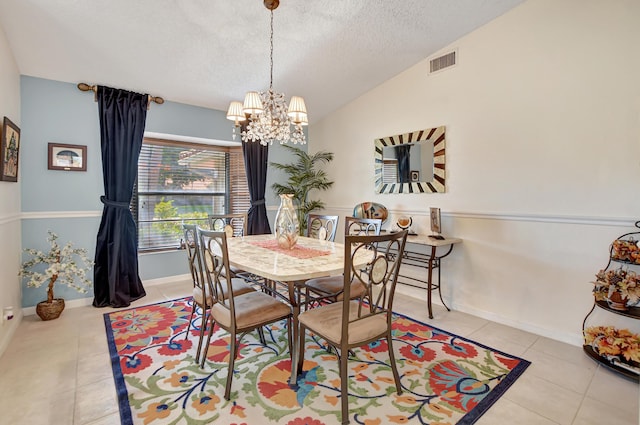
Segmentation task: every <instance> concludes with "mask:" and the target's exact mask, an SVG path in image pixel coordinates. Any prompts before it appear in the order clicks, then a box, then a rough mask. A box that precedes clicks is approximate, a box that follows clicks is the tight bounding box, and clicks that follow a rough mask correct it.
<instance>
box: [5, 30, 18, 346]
mask: <svg viewBox="0 0 640 425" xmlns="http://www.w3.org/2000/svg"><path fill="white" fill-rule="evenodd" d="M5 116H6V117H8V118H9V119H10V120H11V121H12V122H13V123H14V124H16V125H17V126H18V127H20V74H19V72H18V67H17V66H16V62H15V60H14V58H13V54H12V53H11V50H10V49H9V44H8V42H7V39H6V36H5V34H4V30H3V29H2V28H1V27H0V119H3V117H5ZM19 160H20V163H21V162H22V159H21V158H20V159H19ZM18 173H19V174H18V182H17V183H10V182H0V241H2V243H0V315H1V313H2V311H3V309H4V308H5V307H7V306H13V307H14V314H15V315H16V316H20V314H21V313H20V311H21V310H20V308H19V307H20V297H21V291H20V282H19V280H18V269H19V265H20V249H21V246H20V239H21V237H20V232H21V231H20V179H21V175H22V170H21V168H20V166H18ZM19 320H20V317H16V318H14V319H13V320H11V321H8V322H5V321H4V318H1V319H0V323H1V324H0V355H2V352H3V351H4V349H5V348H6V346H7V344H8V343H9V340H10V338H11V335H13V332H14V331H15V329H16V328H17V325H18V321H19Z"/></svg>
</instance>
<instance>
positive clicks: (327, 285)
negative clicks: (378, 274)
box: [305, 217, 382, 302]
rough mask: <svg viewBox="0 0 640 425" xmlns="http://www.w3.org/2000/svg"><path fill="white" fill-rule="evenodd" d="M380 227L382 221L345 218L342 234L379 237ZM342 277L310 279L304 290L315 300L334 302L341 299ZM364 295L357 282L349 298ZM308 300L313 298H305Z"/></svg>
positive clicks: (362, 288)
mask: <svg viewBox="0 0 640 425" xmlns="http://www.w3.org/2000/svg"><path fill="white" fill-rule="evenodd" d="M381 227H382V220H381V219H379V218H358V217H345V221H344V234H345V237H346V236H348V235H359V236H370V235H379V234H380V229H381ZM342 280H343V279H342V276H329V277H319V278H316V279H310V280H308V281H306V282H305V288H306V289H308V291H309V292H312V293H313V295H314V296H315V297H316V298H318V297H319V298H321V299H322V300H323V301H325V302H335V301H340V300H341V299H342V293H343V281H342ZM362 294H364V287H362V286H361V285H359V284H358V283H357V282H356V284H354V286H353V287H352V288H351V293H350V296H351V298H352V299H354V298H358V297H359V296H361V295H362ZM307 299H308V300H312V299H313V298H312V297H310V296H307Z"/></svg>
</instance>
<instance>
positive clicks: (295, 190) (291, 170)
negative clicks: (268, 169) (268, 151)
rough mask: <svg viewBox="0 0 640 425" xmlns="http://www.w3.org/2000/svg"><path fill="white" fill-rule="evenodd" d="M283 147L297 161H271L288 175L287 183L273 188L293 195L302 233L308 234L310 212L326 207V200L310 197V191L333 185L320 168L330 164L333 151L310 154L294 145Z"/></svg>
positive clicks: (276, 184) (274, 185) (277, 192)
mask: <svg viewBox="0 0 640 425" xmlns="http://www.w3.org/2000/svg"><path fill="white" fill-rule="evenodd" d="M282 147H284V148H286V149H288V150H289V151H290V152H291V153H293V154H294V155H295V157H296V161H295V162H293V163H291V164H279V163H276V162H272V163H270V165H271V166H272V167H274V168H276V169H278V170H281V171H284V172H285V173H286V174H287V176H288V179H287V183H286V184H280V183H274V184H272V185H271V188H272V189H273V190H274V191H275V192H276V194H277V195H283V194H292V195H293V200H294V201H295V202H296V203H297V207H298V208H297V216H298V222H299V224H300V234H301V235H304V234H306V229H307V217H308V215H309V213H310V212H311V211H313V210H317V209H322V208H324V202H322V201H320V200H318V199H309V192H311V191H312V190H327V189H329V188H330V187H331V186H332V185H333V182H332V181H330V180H329V178H328V177H327V174H326V173H325V172H324V170H321V169H319V168H318V167H319V165H321V164H328V163H329V162H331V161H333V153H331V152H326V151H320V152H316V153H315V154H313V155H309V154H308V153H307V152H305V151H303V150H302V149H299V148H296V147H294V146H288V145H282Z"/></svg>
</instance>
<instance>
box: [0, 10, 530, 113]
mask: <svg viewBox="0 0 640 425" xmlns="http://www.w3.org/2000/svg"><path fill="white" fill-rule="evenodd" d="M522 1H523V0H455V1H452V0H387V1H382V0H282V1H281V3H280V6H279V7H278V8H277V9H276V10H275V11H274V59H273V61H274V64H273V67H274V69H273V74H274V75H273V87H274V89H275V90H276V91H279V92H284V93H285V95H286V96H287V98H289V97H290V96H291V95H300V96H303V97H304V98H305V100H306V103H307V109H308V110H309V121H310V122H311V123H313V122H315V121H317V120H319V119H321V118H322V117H324V116H325V115H326V114H328V113H330V112H332V111H334V110H336V109H338V108H340V107H341V106H342V105H344V104H346V103H348V102H349V101H351V100H353V99H355V98H357V97H358V96H360V95H361V94H363V93H365V92H367V91H368V90H371V89H372V88H374V87H375V86H377V85H379V84H381V83H382V82H384V81H386V80H388V79H389V78H391V77H393V76H395V75H397V74H399V73H400V72H402V71H403V70H405V69H407V68H409V67H410V66H412V65H414V64H416V63H418V62H419V61H421V60H423V59H425V58H427V57H429V56H430V55H432V54H433V53H435V52H436V51H438V50H440V49H441V48H443V47H444V46H446V45H448V44H451V43H452V42H454V41H455V40H456V39H458V38H460V37H462V36H463V35H465V34H467V33H469V32H471V31H473V30H474V29H476V28H478V27H480V26H482V25H484V24H485V23H487V22H489V21H491V20H492V19H494V18H496V17H498V16H500V15H501V14H503V13H505V12H506V11H508V10H509V9H511V8H513V7H515V6H517V5H518V4H520V3H521V2H522ZM269 22H270V17H269V10H267V9H266V8H265V7H264V6H263V4H262V0H82V1H79V0H0V26H1V27H2V28H3V29H4V31H5V33H6V36H7V39H8V41H9V45H10V48H11V50H12V52H13V54H14V57H15V60H16V62H17V65H18V68H19V71H20V73H21V74H23V75H29V76H34V77H40V78H46V79H52V80H57V81H65V82H71V83H79V82H85V83H89V84H103V85H108V86H112V87H118V88H123V89H127V90H132V91H138V92H142V93H149V94H151V95H154V96H161V97H164V98H165V100H169V101H173V102H180V103H187V104H191V105H198V106H205V107H209V108H214V109H221V110H226V109H227V106H228V104H229V102H230V101H231V100H240V101H241V100H242V99H243V98H244V94H245V92H246V91H248V90H258V91H260V90H266V89H267V88H268V87H269Z"/></svg>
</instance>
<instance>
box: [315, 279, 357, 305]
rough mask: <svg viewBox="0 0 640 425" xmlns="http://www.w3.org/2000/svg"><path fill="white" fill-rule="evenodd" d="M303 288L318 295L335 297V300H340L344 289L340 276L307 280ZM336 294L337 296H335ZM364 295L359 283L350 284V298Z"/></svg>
mask: <svg viewBox="0 0 640 425" xmlns="http://www.w3.org/2000/svg"><path fill="white" fill-rule="evenodd" d="M305 286H306V287H307V288H309V290H310V291H313V292H315V293H317V294H320V295H326V296H331V295H334V296H336V300H338V301H339V300H342V297H343V295H342V290H343V288H344V277H342V276H330V277H320V278H317V279H309V280H307V282H306V283H305ZM336 294H337V295H336ZM362 295H364V285H363V284H362V282H360V281H355V282H353V283H352V284H351V294H350V298H351V299H354V298H360V297H361V296H362Z"/></svg>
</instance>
